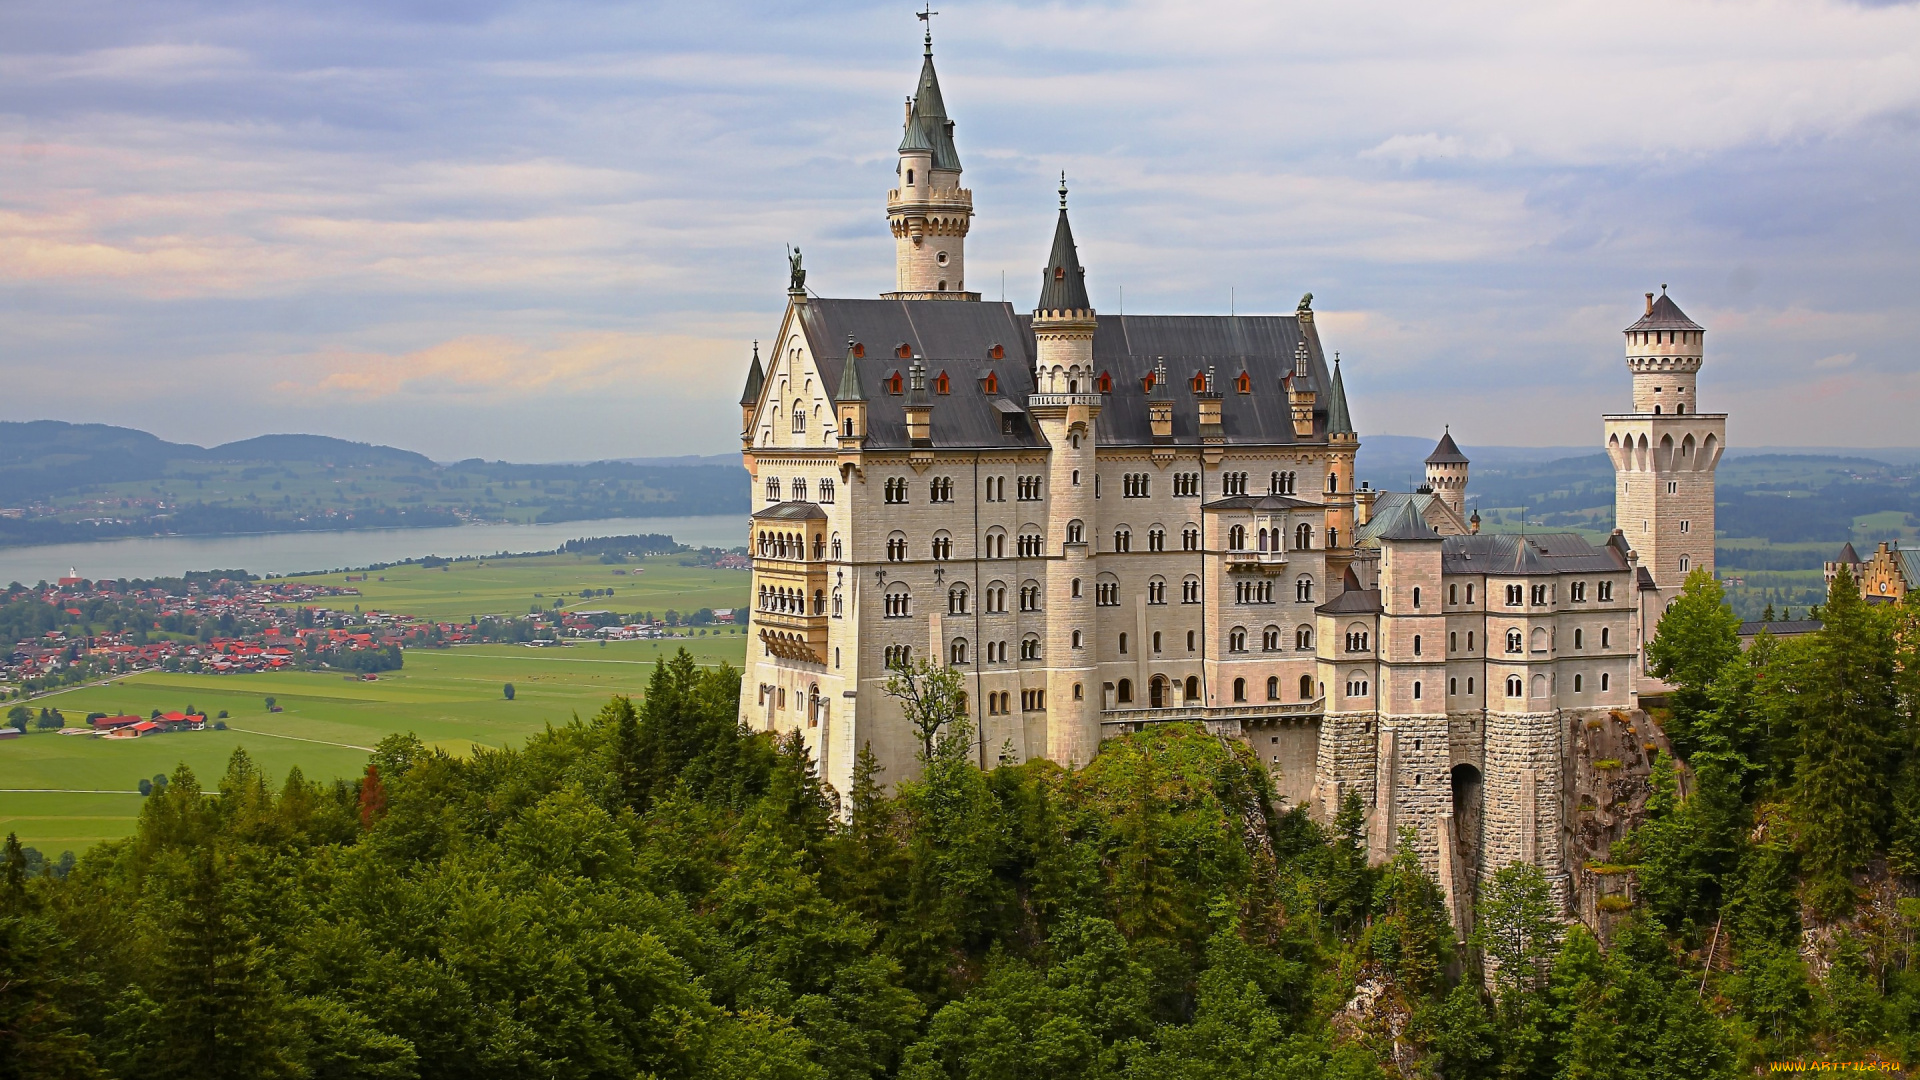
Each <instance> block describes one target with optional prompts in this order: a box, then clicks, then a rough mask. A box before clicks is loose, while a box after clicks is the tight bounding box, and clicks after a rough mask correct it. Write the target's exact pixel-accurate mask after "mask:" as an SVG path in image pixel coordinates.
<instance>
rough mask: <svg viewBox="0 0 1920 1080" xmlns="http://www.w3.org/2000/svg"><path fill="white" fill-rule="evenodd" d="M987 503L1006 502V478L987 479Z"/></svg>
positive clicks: (988, 391)
mask: <svg viewBox="0 0 1920 1080" xmlns="http://www.w3.org/2000/svg"><path fill="white" fill-rule="evenodd" d="M988 377H989V378H991V377H992V375H991V373H989V375H988ZM987 393H989V394H991V393H993V388H992V387H988V388H987ZM987 501H988V502H1006V501H1007V478H1006V477H1004V476H989V477H987Z"/></svg>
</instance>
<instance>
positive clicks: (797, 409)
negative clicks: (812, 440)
mask: <svg viewBox="0 0 1920 1080" xmlns="http://www.w3.org/2000/svg"><path fill="white" fill-rule="evenodd" d="M793 430H794V434H796V435H797V434H801V433H803V432H805V431H806V430H807V403H806V402H804V401H795V402H794V403H793Z"/></svg>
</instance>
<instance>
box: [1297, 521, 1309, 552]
mask: <svg viewBox="0 0 1920 1080" xmlns="http://www.w3.org/2000/svg"><path fill="white" fill-rule="evenodd" d="M1293 549H1294V550H1295V551H1311V550H1313V526H1311V525H1307V524H1304V523H1303V524H1302V525H1301V526H1300V527H1299V528H1297V529H1295V530H1293Z"/></svg>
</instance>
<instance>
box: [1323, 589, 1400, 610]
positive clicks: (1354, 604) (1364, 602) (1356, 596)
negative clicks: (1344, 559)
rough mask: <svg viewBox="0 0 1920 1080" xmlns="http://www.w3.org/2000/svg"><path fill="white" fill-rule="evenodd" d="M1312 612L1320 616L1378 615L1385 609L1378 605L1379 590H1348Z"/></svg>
mask: <svg viewBox="0 0 1920 1080" xmlns="http://www.w3.org/2000/svg"><path fill="white" fill-rule="evenodd" d="M1313 610H1314V611H1315V612H1317V613H1319V614H1321V615H1378V614H1380V613H1381V612H1382V611H1385V610H1386V608H1385V607H1383V606H1382V605H1381V603H1380V590H1379V589H1355V588H1348V589H1345V590H1342V591H1341V593H1340V595H1339V596H1336V597H1334V598H1333V599H1331V600H1329V601H1327V602H1326V603H1324V604H1321V605H1320V606H1319V607H1317V608H1314V609H1313Z"/></svg>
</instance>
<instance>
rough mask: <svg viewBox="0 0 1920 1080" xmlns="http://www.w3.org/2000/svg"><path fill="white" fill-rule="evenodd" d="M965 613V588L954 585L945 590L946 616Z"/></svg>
mask: <svg viewBox="0 0 1920 1080" xmlns="http://www.w3.org/2000/svg"><path fill="white" fill-rule="evenodd" d="M966 613H967V587H966V586H965V585H955V586H954V587H953V588H951V589H948V590H947V614H949V615H965V614H966Z"/></svg>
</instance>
